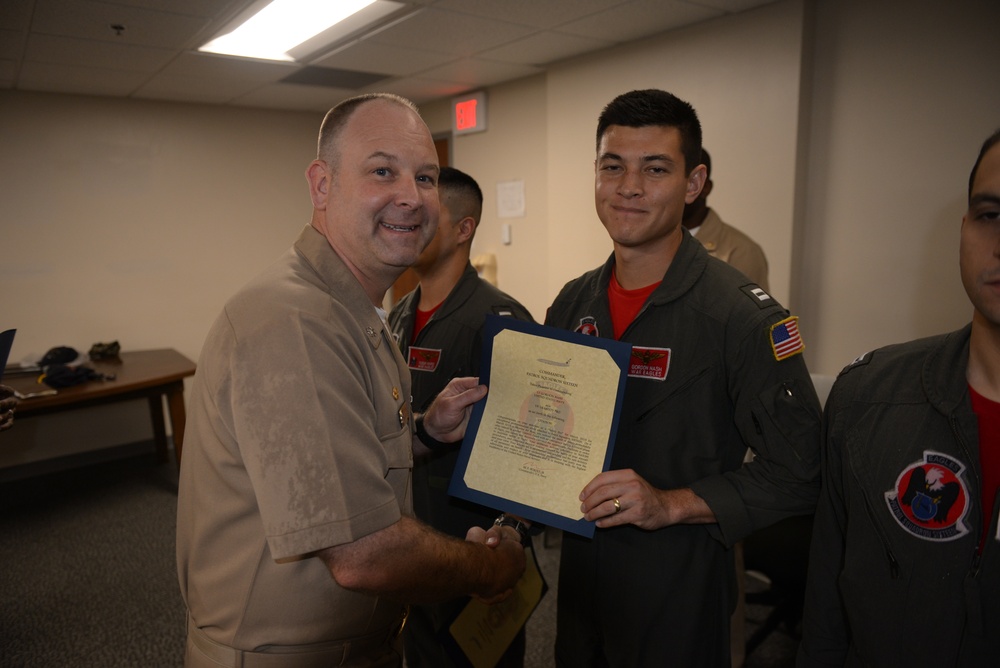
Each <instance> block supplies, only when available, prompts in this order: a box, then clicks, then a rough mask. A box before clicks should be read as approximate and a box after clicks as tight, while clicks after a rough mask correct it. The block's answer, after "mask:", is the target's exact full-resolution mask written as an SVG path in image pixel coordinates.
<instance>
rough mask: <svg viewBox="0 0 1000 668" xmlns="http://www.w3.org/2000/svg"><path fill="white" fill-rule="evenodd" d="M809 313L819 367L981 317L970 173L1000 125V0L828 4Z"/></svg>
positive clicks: (811, 217)
mask: <svg viewBox="0 0 1000 668" xmlns="http://www.w3.org/2000/svg"><path fill="white" fill-rule="evenodd" d="M817 6H818V15H817V24H816V25H817V41H816V67H815V70H814V84H813V95H812V101H811V102H812V108H813V114H812V119H811V127H810V129H811V134H810V136H809V147H808V149H809V163H808V175H807V191H806V193H805V198H806V210H805V215H806V221H805V223H806V236H805V248H804V253H803V258H802V259H803V264H804V272H803V274H802V276H801V277H800V281H801V287H802V290H803V298H802V299H801V300H799V301H800V304H799V305H798V309H799V311H800V312H801V314H802V316H803V317H802V325H803V327H802V329H803V332H804V333H805V337H806V343H807V345H808V346H810V347H809V349H808V350H807V359H808V360H809V363H810V369H811V370H813V371H819V372H823V373H836V372H837V371H839V370H840V369H841V368H842V367H843V366H844V365H845V364H847V363H849V362H850V361H851V360H852V359H853V358H854V357H856V356H858V355H860V354H862V353H864V352H866V351H867V350H870V349H872V348H874V347H877V346H881V345H886V344H888V343H893V342H897V341H904V340H908V339H913V338H917V337H921V336H926V335H930V334H934V333H937V332H943V331H947V330H950V329H955V328H957V327H959V326H961V325H962V324H964V323H966V322H968V321H969V320H970V319H971V316H972V308H971V306H970V305H969V302H968V299H967V298H966V295H965V292H964V290H963V289H962V285H961V281H960V279H959V273H958V236H959V225H960V223H961V218H962V214H963V213H964V211H965V205H966V192H967V188H968V185H967V184H968V177H969V171H970V170H971V168H972V164H973V162H974V161H975V158H976V155H977V154H978V152H979V147H980V145H981V143H982V141H983V140H984V139H985V138H986V137H987V136H988V135H989V134H990V133H991V132H992V131H993V130H995V129H996V128H997V127H1000V83H998V82H1000V56H998V55H997V47H996V43H997V41H996V29H997V26H998V25H1000V3H998V2H995V1H993V0H957V1H954V2H947V3H930V2H921V3H913V2H908V1H907V0H879V1H878V2H870V1H869V0H840V1H838V2H835V3H833V2H829V3H828V2H820V3H818V5H817Z"/></svg>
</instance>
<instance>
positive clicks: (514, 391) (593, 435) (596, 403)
mask: <svg viewBox="0 0 1000 668" xmlns="http://www.w3.org/2000/svg"><path fill="white" fill-rule="evenodd" d="M484 332H485V334H484V340H483V362H482V365H481V366H482V371H481V374H480V382H482V383H484V384H485V385H488V386H489V392H488V393H487V395H486V398H485V399H484V400H482V401H480V402H478V403H477V404H475V405H474V406H473V409H472V415H471V417H470V420H469V426H468V428H467V429H466V433H465V438H464V440H463V441H462V448H461V451H460V452H459V458H458V463H457V465H456V467H455V473H454V475H453V476H452V479H451V484H450V486H449V488H448V493H449V494H451V495H452V496H458V497H461V498H464V499H467V500H469V501H474V502H476V503H479V504H482V505H485V506H490V507H494V508H497V509H499V510H503V511H505V512H510V513H513V514H515V515H518V516H520V517H523V518H525V519H528V520H531V521H532V522H536V523H539V524H546V525H549V526H555V527H559V528H561V529H564V530H567V531H571V532H573V533H578V534H581V535H583V536H588V537H589V536H593V534H594V524H593V523H592V522H587V521H586V520H584V519H583V513H582V512H581V511H580V498H579V497H580V492H581V491H582V490H583V488H584V487H585V486H586V485H587V483H589V482H590V481H591V480H592V479H593V478H594V476H596V475H597V474H598V473H600V472H601V471H605V470H607V468H608V466H609V465H610V462H611V454H612V450H613V446H614V437H615V432H616V431H617V427H618V417H619V412H620V407H621V401H622V397H623V395H624V393H625V378H626V375H627V369H628V363H629V357H630V355H631V351H632V346H631V345H629V344H627V343H621V342H618V341H612V340H610V339H601V338H597V337H593V336H587V335H584V334H578V333H574V332H568V331H565V330H561V329H555V328H552V327H544V326H542V325H536V324H534V323H527V322H522V321H519V320H514V319H513V318H505V317H499V316H493V315H489V316H487V317H486V325H485V330H484Z"/></svg>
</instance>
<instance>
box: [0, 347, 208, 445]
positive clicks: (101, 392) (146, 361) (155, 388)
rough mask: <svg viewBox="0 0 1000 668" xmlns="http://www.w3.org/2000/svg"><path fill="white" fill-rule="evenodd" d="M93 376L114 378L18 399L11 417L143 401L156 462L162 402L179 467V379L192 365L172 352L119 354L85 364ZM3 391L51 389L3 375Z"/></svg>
mask: <svg viewBox="0 0 1000 668" xmlns="http://www.w3.org/2000/svg"><path fill="white" fill-rule="evenodd" d="M86 365H87V366H89V367H91V368H92V369H94V370H95V371H97V372H98V373H102V374H105V375H109V376H110V375H114V377H115V379H114V380H89V381H87V382H85V383H81V384H79V385H74V386H73V387H66V388H62V389H60V390H59V391H58V394H55V395H52V396H47V397H31V398H28V399H22V400H21V402H20V403H19V404H18V406H17V417H18V418H28V417H35V416H39V415H47V414H50V413H59V412H61V411H69V410H76V409H80V408H87V407H89V406H99V405H101V404H109V403H114V402H118V401H129V400H131V399H142V398H145V399H147V400H148V401H149V412H150V415H151V416H152V419H153V437H154V438H155V440H156V450H157V452H158V453H159V455H160V460H161V461H166V460H167V430H166V423H165V421H164V415H163V399H162V397H166V398H167V411H168V413H169V415H170V426H171V428H172V429H173V433H174V452H175V454H176V456H177V463H178V464H180V461H181V448H182V447H183V441H184V422H185V417H186V415H185V412H184V379H185V378H187V377H188V376H192V375H194V370H195V364H194V362H192V361H191V360H189V359H188V358H187V357H184V355H181V354H180V353H179V352H177V351H176V350H173V349H172V348H161V349H159V350H136V351H133V352H123V353H121V355H120V356H119V357H118V358H115V359H107V360H100V361H89V362H87V363H86ZM3 384H4V385H9V386H10V387H13V388H14V389H15V390H17V391H19V392H21V393H22V394H29V393H31V392H39V391H44V390H48V389H51V388H49V386H48V385H44V384H40V383H38V382H37V378H36V377H35V376H34V375H31V376H18V375H5V376H4V379H3Z"/></svg>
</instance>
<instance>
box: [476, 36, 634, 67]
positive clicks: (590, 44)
mask: <svg viewBox="0 0 1000 668" xmlns="http://www.w3.org/2000/svg"><path fill="white" fill-rule="evenodd" d="M614 44H615V43H614V42H608V41H605V40H601V39H594V38H592V37H580V36H578V35H567V34H564V33H560V32H540V33H537V34H535V35H532V36H530V37H525V38H524V39H519V40H517V41H515V42H510V43H509V44H504V45H503V46H501V47H497V48H496V49H490V50H488V51H483V52H482V53H479V54H477V57H478V58H485V59H487V60H500V61H504V62H507V63H520V64H522V65H544V64H547V63H552V62H555V61H557V60H562V59H564V58H569V57H571V56H577V55H580V54H583V53H589V52H591V51H597V50H600V49H605V48H608V47H610V46H614Z"/></svg>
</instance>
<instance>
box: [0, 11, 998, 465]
mask: <svg viewBox="0 0 1000 668" xmlns="http://www.w3.org/2000/svg"><path fill="white" fill-rule="evenodd" d="M811 7H813V3H812V2H810V1H808V0H782V1H780V2H777V3H775V4H773V5H769V6H766V7H763V8H760V9H758V10H754V11H751V12H747V13H745V14H740V15H737V16H731V17H727V18H724V19H720V20H715V21H710V22H706V23H703V24H700V25H696V26H693V27H689V28H686V29H683V30H679V31H674V32H671V33H667V34H664V35H662V36H659V37H656V38H652V39H648V40H643V41H640V42H636V43H634V44H632V45H629V46H627V47H623V48H618V49H614V50H610V51H606V52H603V53H599V54H594V55H591V56H587V57H584V58H580V59H574V60H571V61H567V62H564V63H561V64H559V65H557V66H555V67H553V68H551V71H550V72H549V73H547V74H546V75H543V76H536V77H532V78H529V79H524V80H521V81H516V82H512V83H508V84H505V85H502V86H496V87H493V88H491V89H489V91H488V93H489V108H490V129H489V131H488V132H486V133H482V134H478V135H469V136H463V137H458V138H456V139H455V141H454V144H453V162H454V164H455V166H457V167H459V168H461V169H465V170H467V171H469V172H470V173H471V174H473V175H474V176H475V177H476V178H477V179H479V181H480V183H481V185H482V186H483V189H484V191H485V194H486V200H487V201H486V207H485V215H484V220H483V225H482V227H481V229H480V232H479V234H478V235H477V240H476V245H475V252H480V253H481V252H493V253H496V254H497V255H498V258H499V283H500V287H501V288H502V289H504V290H507V291H508V292H510V293H511V294H513V295H514V296H516V297H518V298H519V299H521V300H522V301H523V302H524V303H525V304H526V305H527V306H528V307H529V308H530V309H531V311H532V313H534V315H535V316H536V317H537V318H539V319H541V318H542V317H544V310H545V307H546V306H547V305H548V303H549V301H550V300H551V299H552V297H553V296H554V295H555V293H556V291H557V290H558V289H559V288H560V287H561V286H562V285H563V283H565V282H566V281H567V280H569V279H571V278H573V277H574V276H576V275H578V274H579V273H581V272H582V271H584V270H586V269H589V268H592V267H593V266H595V265H596V264H598V263H600V262H602V261H603V260H604V259H605V257H606V256H607V254H608V253H609V252H610V244H609V242H608V240H607V237H606V235H605V233H604V231H603V228H601V226H600V223H599V222H598V221H597V219H596V216H595V215H594V212H593V194H592V183H593V172H592V169H593V157H594V148H593V141H594V138H593V133H594V126H595V123H596V117H597V114H598V113H599V111H600V108H601V106H602V105H603V104H604V103H606V102H607V101H608V100H609V99H610V98H611V97H613V96H614V95H616V94H618V93H620V92H624V91H625V90H628V89H630V88H635V87H647V86H657V87H663V88H666V89H668V90H672V91H674V92H676V93H677V94H679V95H680V96H682V97H685V98H687V99H689V100H690V101H691V102H692V103H693V104H694V105H695V107H696V108H697V109H698V111H699V114H700V115H701V118H702V121H703V124H704V126H705V140H706V145H707V146H708V147H709V148H710V149H711V151H712V154H713V158H714V163H715V164H714V178H715V182H716V189H715V192H714V193H713V195H712V198H711V204H712V205H713V206H714V207H715V208H716V209H717V210H718V211H719V212H720V214H721V215H722V216H723V218H724V219H727V220H729V221H730V222H732V223H734V224H736V225H737V226H739V227H742V228H743V229H745V230H746V231H748V232H749V233H750V234H751V235H752V236H754V237H756V238H757V240H758V241H759V242H760V243H761V244H762V245H763V246H764V248H765V250H766V252H767V254H768V256H769V259H770V261H771V277H772V286H773V288H774V292H775V295H776V296H777V297H778V298H779V299H781V300H782V301H783V302H785V303H786V304H788V305H789V306H791V307H792V308H793V309H794V310H795V311H796V312H798V313H799V314H800V315H802V317H803V322H802V328H803V331H804V332H805V336H806V343H807V359H808V361H809V363H810V367H811V368H812V370H813V371H818V372H823V373H836V371H837V370H839V369H840V368H841V367H842V366H843V365H844V364H845V363H847V362H848V361H850V360H851V359H852V358H853V357H855V356H856V355H858V354H860V353H862V352H864V351H865V350H867V349H869V348H872V347H874V346H877V345H882V344H885V343H889V342H892V341H901V340H905V339H909V338H914V337H916V336H922V335H925V334H930V333H932V332H937V331H943V330H946V329H950V328H953V327H957V326H959V325H960V324H962V323H963V322H965V321H967V320H968V318H969V314H970V309H969V307H968V305H967V300H966V299H965V296H964V293H963V291H962V289H961V286H960V282H959V280H958V270H957V235H958V223H959V220H960V218H961V215H962V212H963V210H964V193H965V188H966V180H967V176H968V171H969V169H970V167H971V164H972V162H973V159H974V157H975V154H976V151H977V150H978V145H979V143H980V142H981V141H982V139H983V138H984V137H985V136H986V135H987V134H988V133H989V132H990V131H992V130H993V129H994V128H995V127H996V126H1000V111H998V110H1000V86H997V85H996V84H995V83H994V82H995V81H997V80H998V78H1000V71H998V69H1000V68H998V61H997V59H996V58H995V57H994V56H993V53H994V42H995V39H994V38H993V35H992V34H991V32H992V29H993V27H995V26H996V25H998V24H1000V3H995V2H990V1H987V0H959V1H956V2H952V3H921V5H920V9H919V10H917V9H914V5H913V4H912V3H910V2H904V0H880V1H879V2H877V3H871V2H865V1H863V0H843V1H841V2H819V3H816V14H815V24H814V26H813V23H812V20H811V19H809V18H808V17H809V16H810V14H809V12H807V11H804V8H807V9H808V8H811ZM813 35H814V37H813ZM800 82H804V84H803V83H800ZM423 106H424V113H425V117H426V118H427V119H428V124H429V125H430V126H431V128H432V130H433V131H435V132H441V131H446V130H447V128H448V101H447V100H443V101H440V102H437V103H433V104H425V105H423ZM802 110H805V113H803V111H802ZM319 121H320V117H319V115H317V114H309V113H287V112H274V111H255V110H239V109H228V108H227V109H222V108H216V107H211V106H197V105H177V104H167V103H153V102H137V101H129V100H112V99H101V98H83V97H74V96H56V95H43V94H24V93H14V92H11V91H0V147H2V150H0V231H2V239H0V248H2V252H0V328H6V327H11V326H16V327H17V328H18V329H19V334H18V339H17V341H16V343H15V348H14V355H13V357H14V358H15V359H19V358H21V357H24V356H28V355H32V354H34V355H40V354H41V353H44V352H45V350H47V349H48V348H49V347H52V346H55V345H62V344H66V345H72V346H74V347H78V348H83V349H86V348H87V347H89V346H90V344H92V343H94V342H96V341H107V340H110V339H118V340H120V341H121V342H122V344H123V345H124V346H125V347H127V348H133V349H137V348H153V347H165V346H169V347H174V348H177V349H178V350H180V351H181V352H183V353H184V354H186V355H188V356H189V357H192V358H196V357H197V355H198V352H199V350H200V346H201V341H202V339H203V337H204V335H205V332H206V331H207V329H208V327H209V325H210V324H211V321H212V320H213V319H214V318H215V316H216V314H217V313H218V311H219V309H220V307H221V305H222V303H223V301H224V300H225V299H226V298H227V297H228V296H229V295H230V294H232V292H233V291H235V290H236V289H237V288H238V287H239V286H240V285H241V284H242V283H243V282H245V281H246V280H247V279H248V278H249V277H250V276H252V275H253V274H255V273H256V272H257V271H259V270H260V269H261V268H262V267H263V266H264V265H266V264H267V263H268V262H269V261H270V260H271V259H272V258H274V257H275V256H276V255H278V254H279V253H280V252H282V251H283V250H284V249H285V248H287V247H288V245H289V244H290V243H291V241H292V240H293V239H294V237H295V235H296V234H297V232H298V230H299V229H300V228H301V227H302V226H303V225H304V224H305V223H306V221H307V220H308V216H309V209H308V200H307V197H306V189H305V185H304V180H303V177H302V173H303V170H304V168H305V166H306V164H307V163H308V161H309V160H310V159H311V158H312V155H313V151H314V148H313V142H314V138H315V133H316V130H317V128H318V125H319ZM515 179H522V180H524V182H525V191H526V198H527V213H526V216H525V217H524V218H517V219H507V220H503V221H501V220H499V219H498V218H497V217H496V198H495V195H496V184H497V183H498V182H500V181H508V180H515ZM504 222H509V223H510V224H511V226H512V232H513V243H512V244H511V245H510V246H504V245H503V244H501V243H500V225H501V224H502V223H504ZM30 422H31V421H25V422H24V425H28V424H30ZM19 434H20V435H19ZM122 438H123V439H125V440H127V439H128V438H132V437H131V436H127V437H126V436H123V437H122ZM4 439H5V448H4V449H5V450H6V452H7V454H8V455H9V454H11V452H12V451H15V452H16V454H17V456H18V457H32V456H36V455H37V452H36V451H41V450H44V449H45V448H47V447H51V446H50V445H49V444H48V441H52V440H57V439H56V437H55V436H52V437H51V438H50V437H48V436H44V437H43V436H42V435H41V434H40V433H39V430H38V429H37V428H30V429H29V428H28V427H27V426H25V427H24V428H23V429H20V430H18V429H15V430H14V431H12V432H6V433H5V435H4ZM2 465H5V464H4V462H3V461H0V466H2Z"/></svg>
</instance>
